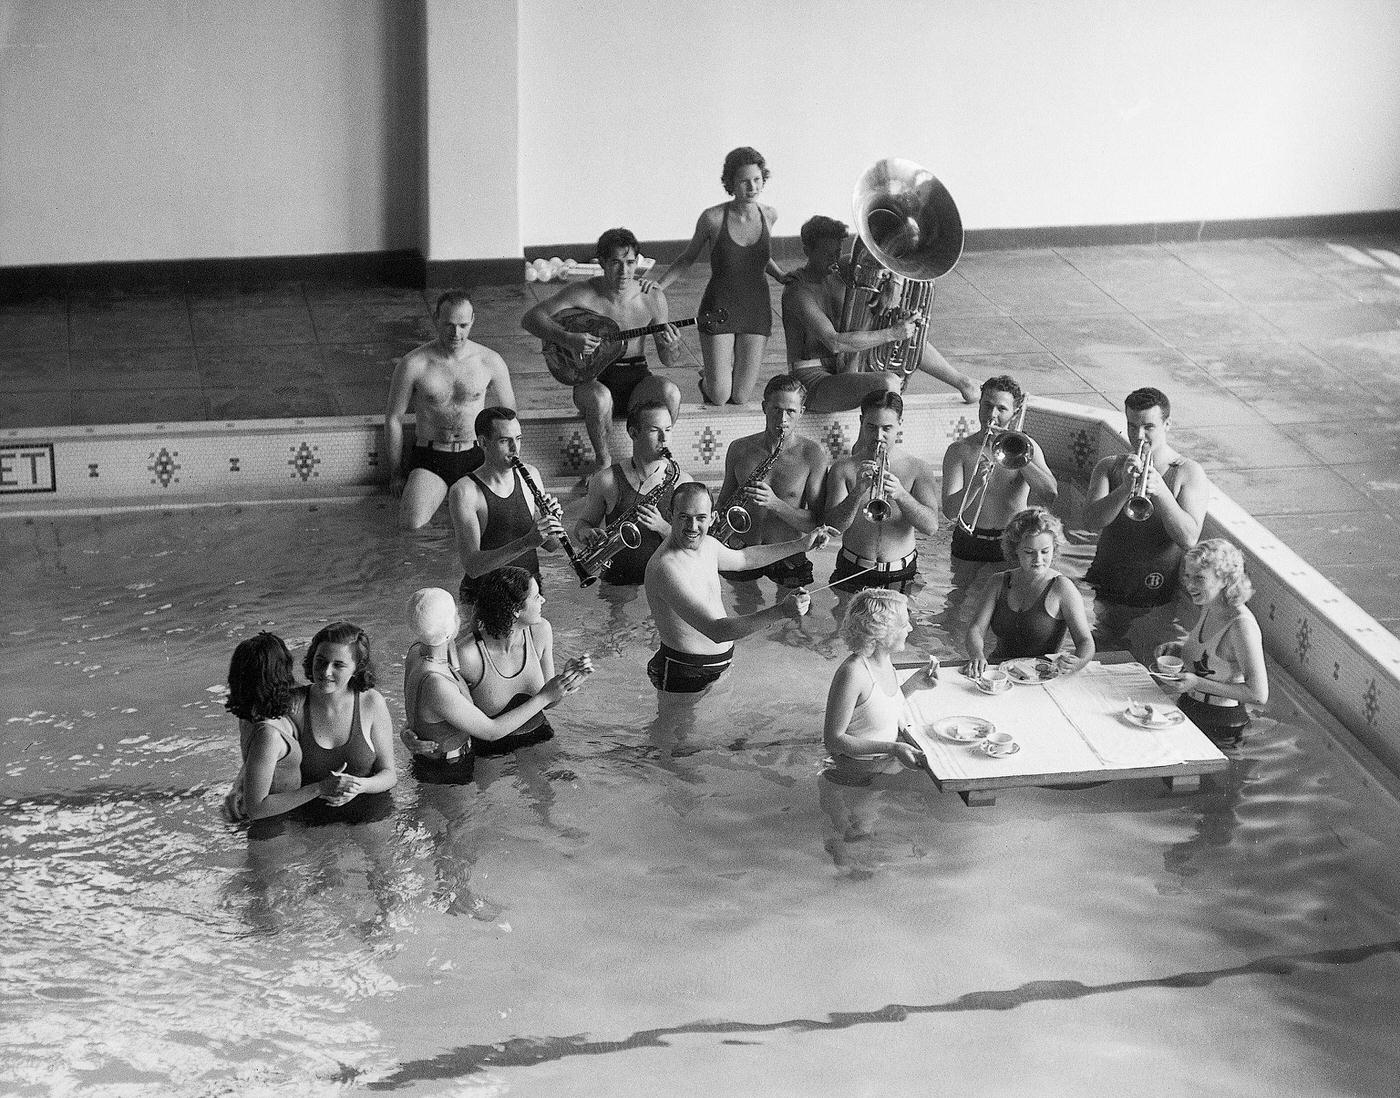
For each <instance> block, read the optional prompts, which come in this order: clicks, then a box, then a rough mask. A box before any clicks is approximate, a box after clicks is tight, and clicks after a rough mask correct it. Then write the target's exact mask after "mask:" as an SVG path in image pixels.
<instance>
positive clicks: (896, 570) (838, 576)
mask: <svg viewBox="0 0 1400 1098" xmlns="http://www.w3.org/2000/svg"><path fill="white" fill-rule="evenodd" d="M868 567H870V565H869V563H868V562H867V561H866V560H865V558H864V557H858V556H856V555H855V554H854V553H848V552H847V551H846V549H845V547H844V546H843V547H842V549H841V552H839V553H838V554H836V567H835V568H833V569H832V570H831V585H832V586H833V587H835V588H836V589H837V590H838V591H850V592H853V593H854V592H856V591H863V590H865V589H866V588H867V587H883V588H885V590H887V591H899V592H901V593H903V594H906V595H907V594H908V593H909V587H910V585H911V584H912V583H913V582H914V579H915V578H916V577H917V576H918V574H919V554H918V551H917V550H916V551H914V552H912V553H910V554H909V555H908V556H907V557H905V558H904V559H903V560H891V561H882V562H880V563H879V564H877V565H876V566H875V567H874V568H873V569H871V571H868V572H867V571H866V568H868ZM851 577H855V578H854V579H853V578H851Z"/></svg>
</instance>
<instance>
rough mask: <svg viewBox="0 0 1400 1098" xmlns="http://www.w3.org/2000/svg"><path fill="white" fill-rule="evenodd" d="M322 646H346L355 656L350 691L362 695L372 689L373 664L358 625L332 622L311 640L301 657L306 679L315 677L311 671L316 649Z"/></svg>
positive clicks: (364, 636) (367, 645)
mask: <svg viewBox="0 0 1400 1098" xmlns="http://www.w3.org/2000/svg"><path fill="white" fill-rule="evenodd" d="M323 644H348V645H349V646H350V650H351V651H352V652H353V653H354V656H355V673H354V674H353V675H351V676H350V689H351V690H353V691H355V693H357V694H363V693H364V692H365V691H366V690H370V689H372V688H373V687H374V682H375V675H374V662H373V661H372V660H371V659H370V655H369V637H368V636H366V635H365V631H364V630H363V629H361V628H360V627H359V626H358V625H352V624H351V623H350V622H348V621H333V622H331V623H330V624H329V625H327V626H325V627H324V628H323V629H321V630H320V632H318V633H317V634H316V635H315V636H314V637H312V638H311V643H310V644H308V645H307V646H306V655H305V656H303V657H302V660H301V669H302V671H303V672H304V673H305V675H306V677H307V678H308V679H312V678H314V677H315V672H313V671H312V667H313V665H314V664H315V663H316V649H317V648H319V647H320V646H321V645H323Z"/></svg>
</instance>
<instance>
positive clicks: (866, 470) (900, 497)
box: [823, 389, 938, 594]
mask: <svg viewBox="0 0 1400 1098" xmlns="http://www.w3.org/2000/svg"><path fill="white" fill-rule="evenodd" d="M903 418H904V399H903V398H902V397H901V396H900V395H899V394H898V393H891V392H888V391H886V390H883V389H882V390H880V391H879V392H876V393H871V394H870V395H869V396H867V397H866V398H865V399H864V400H862V401H861V402H860V434H859V435H858V436H857V438H856V444H855V446H853V447H852V448H851V453H850V455H849V456H848V457H844V458H842V459H841V460H840V461H838V462H836V464H835V465H833V466H832V467H831V474H830V475H829V476H828V477H827V486H826V507H825V510H824V512H823V521H824V522H826V524H827V525H828V526H832V527H834V528H835V529H837V530H840V531H843V533H842V538H841V551H840V552H839V553H838V554H837V557H836V567H835V569H834V570H833V571H832V573H831V583H832V586H833V587H836V588H837V589H838V590H841V591H851V592H854V591H859V590H861V589H862V588H866V587H884V588H888V589H889V590H892V591H900V592H902V593H904V594H908V593H909V588H910V586H911V585H912V583H913V581H914V578H915V577H916V576H917V574H918V567H919V554H918V550H917V549H916V548H915V546H914V535H915V534H916V533H917V534H924V535H926V536H928V535H932V534H933V533H935V532H936V531H937V530H938V503H937V500H938V489H937V487H936V484H935V481H936V477H935V476H934V473H933V470H932V469H930V468H929V467H928V465H927V464H925V463H924V462H922V461H920V460H919V459H918V458H916V457H914V456H913V455H911V454H906V453H905V452H904V451H903V450H901V449H899V448H898V447H896V446H895V439H896V438H897V437H898V436H899V425H900V422H901V421H902V420H903Z"/></svg>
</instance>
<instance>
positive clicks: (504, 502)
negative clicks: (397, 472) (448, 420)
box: [447, 407, 564, 605]
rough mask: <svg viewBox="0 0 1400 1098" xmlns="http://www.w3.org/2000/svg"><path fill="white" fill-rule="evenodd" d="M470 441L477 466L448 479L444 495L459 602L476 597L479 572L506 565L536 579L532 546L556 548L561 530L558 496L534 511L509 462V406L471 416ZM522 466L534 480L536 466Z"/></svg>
mask: <svg viewBox="0 0 1400 1098" xmlns="http://www.w3.org/2000/svg"><path fill="white" fill-rule="evenodd" d="M476 444H477V446H478V447H480V449H481V453H482V455H483V461H482V463H481V467H480V468H479V469H477V470H476V472H474V473H469V474H468V475H467V476H465V477H463V478H462V479H461V480H459V481H458V482H457V483H456V484H454V485H453V486H452V491H451V492H450V493H448V497H447V506H448V510H449V511H450V512H451V515H452V525H453V526H454V527H455V528H456V530H457V555H458V557H460V558H461V561H462V568H463V571H464V575H463V576H462V586H461V588H460V590H459V592H458V597H459V599H460V601H461V602H462V604H463V605H470V604H472V603H474V602H475V601H476V585H477V581H478V580H479V579H480V577H482V576H484V575H486V573H488V572H490V571H493V570H494V569H496V568H504V567H505V566H506V565H507V564H513V565H515V566H516V567H517V568H524V569H525V570H526V571H527V572H530V573H532V574H533V575H534V576H535V578H536V580H538V579H539V574H540V561H539V556H538V555H537V553H536V550H537V549H539V548H541V547H543V548H544V550H545V552H547V553H552V552H554V551H555V550H557V549H558V548H559V535H560V534H561V533H562V532H563V530H564V527H563V525H562V524H561V522H560V518H559V516H560V515H561V514H562V513H563V512H562V508H560V506H559V501H558V500H556V499H554V497H552V496H548V497H546V499H547V501H548V502H550V503H552V504H553V505H554V506H553V507H552V508H551V509H550V510H548V511H547V512H545V513H544V514H540V513H538V511H537V509H536V507H535V500H534V495H533V494H532V493H531V492H530V490H529V489H528V488H526V487H525V484H524V482H523V481H522V479H521V477H520V473H519V472H518V471H517V470H516V469H515V467H514V465H513V464H512V463H511V459H512V458H514V457H519V456H520V420H519V419H517V418H516V415H515V412H514V410H513V409H511V408H499V407H492V408H483V409H482V410H481V412H480V413H479V414H478V415H477V417H476ZM525 468H526V469H527V470H528V471H529V473H530V476H531V477H532V478H533V479H534V482H535V483H536V484H539V483H540V471H539V470H538V469H536V468H535V467H534V466H533V465H530V464H528V463H527V464H526V465H525Z"/></svg>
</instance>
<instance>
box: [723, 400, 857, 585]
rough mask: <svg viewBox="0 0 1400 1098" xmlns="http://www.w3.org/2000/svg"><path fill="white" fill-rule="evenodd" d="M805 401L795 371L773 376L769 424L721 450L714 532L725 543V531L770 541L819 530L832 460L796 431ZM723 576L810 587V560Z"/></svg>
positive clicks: (798, 557) (753, 541)
mask: <svg viewBox="0 0 1400 1098" xmlns="http://www.w3.org/2000/svg"><path fill="white" fill-rule="evenodd" d="M806 403H807V390H806V389H805V388H804V387H803V385H802V382H800V381H798V380H797V378H795V377H793V376H792V375H791V374H778V375H777V376H776V377H772V378H770V379H769V380H768V384H767V385H765V386H764V388H763V417H764V420H765V424H764V429H763V430H762V431H760V432H758V434H755V435H747V436H745V437H744V438H740V439H735V440H734V442H733V444H732V445H731V446H730V447H729V450H728V451H727V452H726V453H725V455H724V483H723V484H722V485H720V492H719V503H718V504H717V506H716V514H715V524H716V525H715V526H712V527H711V528H710V534H711V536H712V537H719V538H720V539H721V540H722V541H726V542H727V541H729V538H728V537H726V536H724V535H726V534H729V533H733V534H734V535H736V536H737V537H738V538H739V540H740V541H741V542H742V543H743V544H744V545H745V546H754V545H771V544H772V543H773V542H777V541H788V540H789V539H791V538H792V537H794V536H795V535H799V534H805V533H807V532H808V531H810V530H813V529H815V528H816V526H817V513H818V511H819V510H820V508H821V503H822V491H823V490H824V489H825V487H826V471H827V468H828V466H829V465H830V464H831V462H830V459H829V458H828V456H827V451H826V447H824V446H820V445H818V444H817V443H815V442H813V441H812V440H811V439H809V438H805V437H804V436H802V435H799V434H798V433H797V424H798V421H799V420H800V419H801V418H802V413H803V411H804V409H805V407H806ZM735 508H738V510H737V511H736V510H735ZM735 520H737V521H735ZM741 526H742V527H743V529H740V527H741ZM717 528H718V529H717ZM723 575H724V577H725V578H726V579H729V580H733V581H734V582H736V583H742V582H744V581H745V580H757V579H758V578H759V577H761V576H767V577H768V578H769V579H771V580H772V581H773V582H774V583H776V584H777V585H778V586H779V587H806V586H808V585H809V584H811V583H812V562H811V560H809V559H808V557H807V554H806V553H802V552H798V553H794V554H793V555H792V556H790V557H784V558H783V559H782V560H780V561H777V562H775V563H773V564H769V565H766V566H764V567H762V568H754V569H750V570H748V571H742V572H725V573H723Z"/></svg>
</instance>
